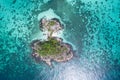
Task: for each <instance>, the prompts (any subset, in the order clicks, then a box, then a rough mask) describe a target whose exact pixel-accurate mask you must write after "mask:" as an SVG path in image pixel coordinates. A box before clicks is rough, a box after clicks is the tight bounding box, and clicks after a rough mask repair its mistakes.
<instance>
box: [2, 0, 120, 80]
mask: <svg viewBox="0 0 120 80" xmlns="http://www.w3.org/2000/svg"><path fill="white" fill-rule="evenodd" d="M49 11H50V12H49ZM44 12H45V13H44ZM46 12H47V13H46ZM51 12H52V13H54V15H53V16H57V17H59V18H60V20H61V21H62V22H63V24H64V30H63V33H62V36H60V37H62V38H63V39H64V41H66V42H67V43H69V44H71V45H72V46H73V48H74V50H75V51H76V52H75V54H74V57H73V58H72V59H71V60H69V61H68V62H63V63H57V62H52V65H53V66H52V67H49V66H48V65H47V64H45V63H44V62H42V61H41V62H36V61H35V60H34V59H33V57H32V56H31V53H32V50H31V47H30V43H31V42H32V41H33V40H36V39H43V38H44V37H43V36H42V32H41V31H40V28H39V24H40V23H39V18H40V16H42V15H41V13H44V14H45V15H48V16H51ZM0 80H120V0H0Z"/></svg>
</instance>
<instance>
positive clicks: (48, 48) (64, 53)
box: [31, 18, 73, 65]
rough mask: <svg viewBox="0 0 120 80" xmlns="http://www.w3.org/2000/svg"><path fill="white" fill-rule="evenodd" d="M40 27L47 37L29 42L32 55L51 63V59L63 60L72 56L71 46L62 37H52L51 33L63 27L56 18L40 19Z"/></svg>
mask: <svg viewBox="0 0 120 80" xmlns="http://www.w3.org/2000/svg"><path fill="white" fill-rule="evenodd" d="M40 29H41V30H42V31H43V32H46V33H45V34H46V35H47V39H46V40H44V41H41V40H34V41H33V42H32V43H31V48H32V50H33V52H32V56H33V57H34V58H35V59H36V60H41V61H44V62H46V63H47V64H48V65H51V61H52V60H53V61H56V62H64V61H68V60H70V59H71V58H72V57H73V49H72V46H71V45H70V44H68V43H64V42H63V39H62V38H59V37H54V36H53V34H54V33H55V32H58V31H60V30H62V29H63V26H62V24H61V22H60V21H59V20H58V19H57V18H52V19H46V18H42V19H41V20H40Z"/></svg>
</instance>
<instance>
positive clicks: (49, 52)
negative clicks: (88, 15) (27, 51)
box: [37, 38, 67, 56]
mask: <svg viewBox="0 0 120 80" xmlns="http://www.w3.org/2000/svg"><path fill="white" fill-rule="evenodd" d="M37 47H38V49H37V53H39V55H41V56H56V55H58V54H61V53H63V52H64V51H66V50H67V48H66V47H64V46H62V45H61V44H60V42H59V41H57V40H56V39H54V38H50V39H49V40H48V41H44V42H41V43H39V44H38V45H37Z"/></svg>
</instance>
